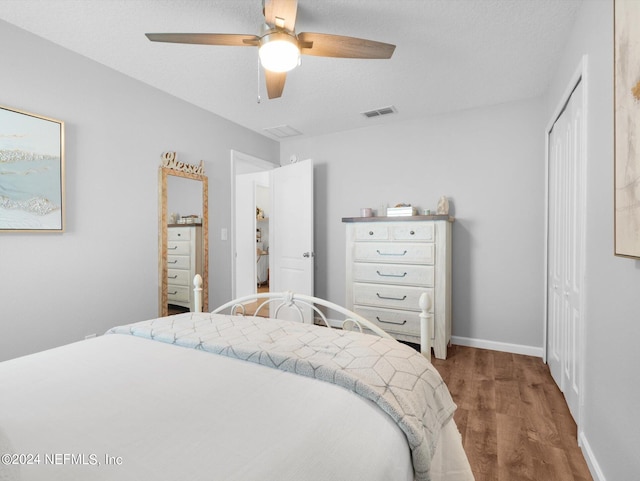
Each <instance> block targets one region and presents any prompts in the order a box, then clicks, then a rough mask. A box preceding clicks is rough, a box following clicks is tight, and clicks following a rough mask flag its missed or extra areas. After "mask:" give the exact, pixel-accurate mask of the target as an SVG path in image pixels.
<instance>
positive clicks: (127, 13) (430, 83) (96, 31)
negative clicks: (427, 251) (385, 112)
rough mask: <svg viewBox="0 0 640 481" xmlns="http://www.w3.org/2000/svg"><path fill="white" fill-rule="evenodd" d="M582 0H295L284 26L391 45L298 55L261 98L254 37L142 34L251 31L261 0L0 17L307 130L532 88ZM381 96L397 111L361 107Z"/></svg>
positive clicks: (416, 113) (66, 4)
mask: <svg viewBox="0 0 640 481" xmlns="http://www.w3.org/2000/svg"><path fill="white" fill-rule="evenodd" d="M582 1H583V0H395V1H392V0H299V9H298V19H297V23H296V31H297V32H304V31H309V32H322V33H332V34H337V35H349V36H354V37H362V38H368V39H371V40H378V41H382V42H387V43H393V44H395V45H396V46H397V47H396V51H395V53H394V55H393V57H392V58H391V59H390V60H354V59H330V58H320V57H311V56H303V58H302V64H301V65H300V67H298V68H297V69H295V70H293V71H292V72H290V73H289V75H288V77H287V82H286V85H285V89H284V94H283V96H282V98H279V99H274V100H268V99H267V96H266V91H265V88H264V79H263V78H262V73H260V76H261V78H260V82H259V81H258V72H259V69H258V52H257V49H256V48H254V47H218V46H200V45H172V44H162V43H152V42H149V41H148V40H147V39H146V37H145V36H144V34H145V33H146V32H199V33H202V32H212V33H246V34H257V33H258V32H259V28H260V25H261V23H262V22H263V17H262V2H261V0H0V19H3V20H5V21H7V22H9V23H12V24H14V25H17V26H19V27H21V28H24V29H25V30H28V31H30V32H33V33H34V34H36V35H39V36H41V37H44V38H46V39H48V40H50V41H52V42H54V43H57V44H59V45H62V46H64V47H66V48H68V49H70V50H73V51H75V52H78V53H80V54H82V55H84V56H86V57H89V58H91V59H93V60H95V61H97V62H100V63H102V64H104V65H107V66H109V67H111V68H113V69H115V70H118V71H120V72H122V73H125V74H127V75H129V76H131V77H133V78H136V79H138V80H141V81H142V82H145V83H147V84H149V85H153V86H154V87H157V88H159V89H161V90H164V91H166V92H169V93H171V94H173V95H175V96H176V97H179V98H181V99H184V100H186V101H188V102H191V103H193V104H195V105H198V106H200V107H202V108H204V109H206V110H209V111H211V112H215V113H216V114H218V115H221V116H222V117H225V118H227V119H229V120H232V121H233V122H236V123H238V124H241V125H244V126H246V127H248V128H250V129H252V130H255V131H257V132H260V133H262V134H265V135H269V134H267V133H266V132H265V131H264V129H266V128H269V127H275V126H279V125H282V124H287V125H290V126H292V127H294V128H295V129H297V130H299V131H300V132H302V134H303V135H307V136H311V135H320V134H323V133H328V132H335V131H342V130H348V129H353V128H358V127H365V126H368V125H373V124H379V123H387V122H397V121H399V120H406V119H411V118H416V117H421V116H425V115H431V114H437V113H442V112H448V111H455V110H461V109H468V108H473V107H479V106H483V105H490V104H497V103H502V102H508V101H513V100H517V99H524V98H530V97H535V96H537V95H540V94H542V93H543V92H544V91H545V89H546V87H547V84H548V83H549V81H550V79H551V76H552V74H553V72H554V71H555V69H556V66H557V62H558V61H559V55H560V51H561V48H560V47H562V46H563V45H564V44H565V42H566V41H567V37H568V34H569V32H570V30H571V26H572V25H573V22H574V20H575V17H576V14H577V10H578V8H579V6H580V4H581V3H582ZM258 89H259V90H258ZM258 93H260V95H261V96H262V102H260V103H258V102H257V97H258ZM388 105H394V106H395V107H396V108H397V110H398V113H397V114H395V115H389V116H385V117H378V118H373V119H367V118H365V117H363V116H362V115H361V112H363V111H366V110H371V109H375V108H380V107H385V106H388Z"/></svg>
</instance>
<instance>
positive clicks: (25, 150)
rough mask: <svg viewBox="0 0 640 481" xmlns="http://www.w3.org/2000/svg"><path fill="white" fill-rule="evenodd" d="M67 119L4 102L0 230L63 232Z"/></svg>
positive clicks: (1, 112)
mask: <svg viewBox="0 0 640 481" xmlns="http://www.w3.org/2000/svg"><path fill="white" fill-rule="evenodd" d="M63 230H64V122H61V121H59V120H54V119H50V118H47V117H42V116H40V115H35V114H31V113H28V112H22V111H20V110H15V109H11V108H8V107H2V106H0V232H7V231H13V232H16V231H20V232H63Z"/></svg>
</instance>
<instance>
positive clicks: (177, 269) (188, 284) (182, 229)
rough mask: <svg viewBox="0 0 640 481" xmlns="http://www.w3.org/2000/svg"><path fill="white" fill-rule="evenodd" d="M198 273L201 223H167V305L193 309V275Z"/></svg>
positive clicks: (199, 270) (199, 268) (199, 272)
mask: <svg viewBox="0 0 640 481" xmlns="http://www.w3.org/2000/svg"><path fill="white" fill-rule="evenodd" d="M196 274H200V275H202V225H200V224H170V225H169V228H168V232H167V297H168V304H172V305H174V306H181V307H186V308H189V310H190V311H192V312H193V311H195V300H194V293H193V278H194V277H195V275H196Z"/></svg>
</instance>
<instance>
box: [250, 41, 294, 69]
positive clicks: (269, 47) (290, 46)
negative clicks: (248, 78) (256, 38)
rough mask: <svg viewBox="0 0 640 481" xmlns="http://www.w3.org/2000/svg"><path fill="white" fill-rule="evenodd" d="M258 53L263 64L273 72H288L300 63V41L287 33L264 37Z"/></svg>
mask: <svg viewBox="0 0 640 481" xmlns="http://www.w3.org/2000/svg"><path fill="white" fill-rule="evenodd" d="M258 55H259V56H260V63H261V64H262V66H263V67H264V68H265V69H267V70H269V71H271V72H288V71H289V70H292V69H294V68H295V67H297V66H298V65H299V64H300V49H299V48H298V42H297V40H296V38H295V37H293V36H291V35H289V34H286V33H280V32H278V33H273V34H270V35H265V36H264V37H262V39H261V42H260V49H259V51H258Z"/></svg>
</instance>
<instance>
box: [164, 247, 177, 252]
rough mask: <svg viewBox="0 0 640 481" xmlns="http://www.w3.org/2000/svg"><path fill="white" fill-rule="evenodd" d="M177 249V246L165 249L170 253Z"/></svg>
mask: <svg viewBox="0 0 640 481" xmlns="http://www.w3.org/2000/svg"><path fill="white" fill-rule="evenodd" d="M177 248H178V246H173V247H172V246H167V249H169V250H170V251H174V250H176V249H177Z"/></svg>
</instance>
